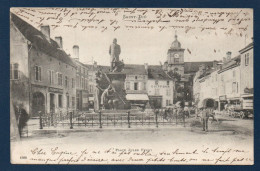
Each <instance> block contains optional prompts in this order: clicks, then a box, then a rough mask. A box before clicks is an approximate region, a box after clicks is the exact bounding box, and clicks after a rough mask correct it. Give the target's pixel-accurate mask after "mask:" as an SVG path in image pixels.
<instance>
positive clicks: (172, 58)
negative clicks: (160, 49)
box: [167, 33, 185, 75]
mask: <svg viewBox="0 0 260 171" xmlns="http://www.w3.org/2000/svg"><path fill="white" fill-rule="evenodd" d="M184 50H185V49H182V48H181V43H180V42H179V41H178V36H177V34H176V33H175V40H174V41H173V42H172V44H171V47H170V49H168V53H167V62H168V71H173V72H177V73H179V74H180V75H184Z"/></svg>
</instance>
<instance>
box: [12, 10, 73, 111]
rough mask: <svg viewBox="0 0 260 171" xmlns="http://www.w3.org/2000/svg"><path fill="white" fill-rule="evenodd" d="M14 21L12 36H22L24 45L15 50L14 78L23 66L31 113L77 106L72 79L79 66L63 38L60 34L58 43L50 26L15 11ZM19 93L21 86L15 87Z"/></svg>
mask: <svg viewBox="0 0 260 171" xmlns="http://www.w3.org/2000/svg"><path fill="white" fill-rule="evenodd" d="M11 23H12V24H11V27H13V28H12V29H11V30H13V31H11V35H10V36H11V37H12V39H13V38H14V39H16V38H15V37H16V36H18V37H21V38H22V39H21V40H22V41H20V42H21V43H22V45H24V46H22V48H20V49H19V48H15V49H12V50H11V51H12V53H11V56H10V59H11V65H10V67H11V68H10V79H11V80H12V79H13V78H17V74H16V70H15V69H17V68H18V67H17V66H21V67H20V69H21V72H19V73H20V76H19V77H20V78H22V73H25V74H26V76H27V77H28V79H27V80H28V86H26V87H25V88H26V89H27V87H28V88H29V94H28V92H27V91H25V93H26V94H27V95H28V97H29V98H28V99H29V101H28V104H29V107H28V108H29V114H30V115H31V116H38V113H39V111H41V112H42V113H50V112H59V111H63V110H68V109H71V110H74V109H75V97H76V89H75V87H74V86H73V85H72V83H73V81H72V79H73V78H75V77H76V66H75V64H74V63H73V61H72V59H71V58H70V57H69V56H68V55H67V54H66V53H65V52H64V51H63V49H62V46H61V45H62V39H59V38H57V39H56V40H58V39H59V40H60V41H59V42H58V43H57V42H56V41H54V40H53V39H51V38H50V28H49V26H41V31H39V30H37V29H36V28H34V27H33V26H31V25H29V24H28V23H26V22H25V21H23V20H22V19H20V18H19V17H17V16H16V15H14V14H11ZM18 41H19V40H18ZM24 42H26V43H27V46H25V44H24ZM12 43H13V42H11V44H12ZM11 47H14V46H13V45H11ZM26 47H27V48H26ZM19 54H27V55H25V56H23V55H22V56H21V55H19ZM17 58H20V60H17ZM21 61H22V62H21ZM17 64H18V65H17ZM20 83H21V82H20ZM17 93H18V94H19V92H18V90H14V89H12V88H11V94H14V95H13V96H14V97H15V98H14V99H16V98H17V97H18V96H19V95H18V96H17Z"/></svg>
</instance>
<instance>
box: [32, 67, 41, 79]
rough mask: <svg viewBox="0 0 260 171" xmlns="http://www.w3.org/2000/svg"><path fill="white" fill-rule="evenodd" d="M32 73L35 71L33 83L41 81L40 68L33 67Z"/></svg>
mask: <svg viewBox="0 0 260 171" xmlns="http://www.w3.org/2000/svg"><path fill="white" fill-rule="evenodd" d="M34 71H35V81H41V80H42V77H41V75H42V68H41V67H40V66H35V67H34Z"/></svg>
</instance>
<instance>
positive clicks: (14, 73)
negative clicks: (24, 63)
mask: <svg viewBox="0 0 260 171" xmlns="http://www.w3.org/2000/svg"><path fill="white" fill-rule="evenodd" d="M10 79H11V80H18V79H20V72H19V64H18V63H15V64H10Z"/></svg>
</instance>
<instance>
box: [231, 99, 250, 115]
mask: <svg viewBox="0 0 260 171" xmlns="http://www.w3.org/2000/svg"><path fill="white" fill-rule="evenodd" d="M228 111H229V115H230V116H231V117H233V118H241V119H244V118H250V119H252V118H254V115H253V99H243V101H242V103H241V104H240V105H231V106H229V107H228Z"/></svg>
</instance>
